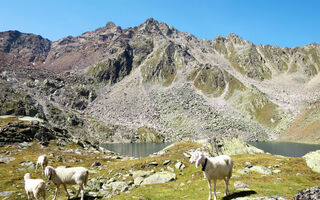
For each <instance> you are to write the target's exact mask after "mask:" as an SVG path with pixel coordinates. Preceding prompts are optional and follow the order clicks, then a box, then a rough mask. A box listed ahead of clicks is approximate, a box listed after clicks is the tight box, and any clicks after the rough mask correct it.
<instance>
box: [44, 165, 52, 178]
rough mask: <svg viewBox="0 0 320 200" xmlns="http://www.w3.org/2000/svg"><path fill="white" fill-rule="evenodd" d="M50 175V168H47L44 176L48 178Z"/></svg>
mask: <svg viewBox="0 0 320 200" xmlns="http://www.w3.org/2000/svg"><path fill="white" fill-rule="evenodd" d="M50 174H51V170H50V167H46V168H45V169H44V175H45V176H47V177H49V176H50Z"/></svg>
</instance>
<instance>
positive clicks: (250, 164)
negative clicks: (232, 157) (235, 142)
mask: <svg viewBox="0 0 320 200" xmlns="http://www.w3.org/2000/svg"><path fill="white" fill-rule="evenodd" d="M244 166H245V167H246V168H251V167H253V164H252V163H251V162H245V163H244Z"/></svg>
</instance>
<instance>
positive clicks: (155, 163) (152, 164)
mask: <svg viewBox="0 0 320 200" xmlns="http://www.w3.org/2000/svg"><path fill="white" fill-rule="evenodd" d="M148 165H149V166H158V163H157V162H156V161H154V162H151V163H149V164H148Z"/></svg>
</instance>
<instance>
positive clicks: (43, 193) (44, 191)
mask: <svg viewBox="0 0 320 200" xmlns="http://www.w3.org/2000/svg"><path fill="white" fill-rule="evenodd" d="M42 197H43V200H46V189H45V188H44V190H42Z"/></svg>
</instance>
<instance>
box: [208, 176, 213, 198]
mask: <svg viewBox="0 0 320 200" xmlns="http://www.w3.org/2000/svg"><path fill="white" fill-rule="evenodd" d="M208 187H209V198H208V200H211V198H212V196H211V181H210V180H208Z"/></svg>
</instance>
